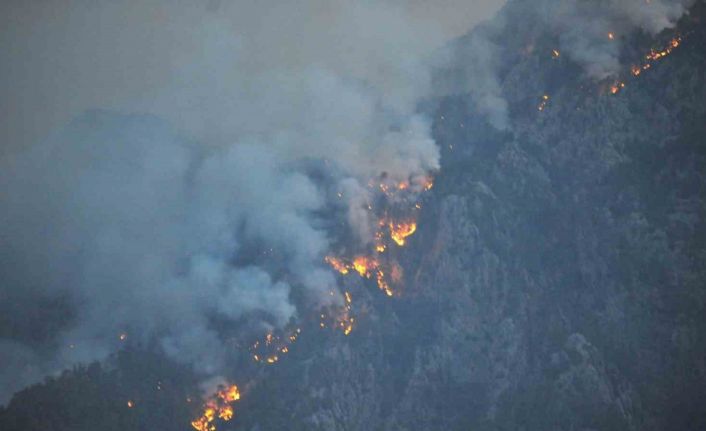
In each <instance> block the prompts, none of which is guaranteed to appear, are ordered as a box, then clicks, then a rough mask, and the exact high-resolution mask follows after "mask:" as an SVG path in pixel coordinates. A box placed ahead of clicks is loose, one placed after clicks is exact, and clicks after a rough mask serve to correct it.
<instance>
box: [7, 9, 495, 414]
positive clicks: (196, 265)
mask: <svg viewBox="0 0 706 431" xmlns="http://www.w3.org/2000/svg"><path fill="white" fill-rule="evenodd" d="M267 3H268V4H267V5H266V6H265V5H264V4H263V3H262V2H245V1H240V2H229V3H226V2H222V3H221V2H218V1H211V2H210V3H209V4H208V6H207V7H201V6H199V5H198V4H197V2H172V1H169V2H168V1H166V0H164V1H162V0H153V1H148V2H139V3H134V2H129V3H128V2H113V1H91V2H84V1H79V0H76V1H66V2H65V1H58V2H49V3H44V2H41V3H35V2H17V3H15V2H6V3H4V5H3V9H4V10H2V11H1V12H3V13H1V14H0V15H2V16H3V17H4V20H5V22H3V24H6V25H3V26H2V32H3V34H2V37H1V38H0V40H1V41H2V42H0V49H2V53H3V58H5V59H6V60H7V61H3V62H2V66H0V67H2V69H1V70H0V77H2V80H1V82H2V87H1V94H0V95H1V96H2V97H0V99H2V100H3V102H2V103H8V105H7V108H5V107H4V108H3V112H7V113H8V115H6V116H5V117H4V118H5V119H4V120H3V123H2V131H3V137H4V138H5V140H6V141H8V142H9V144H8V145H7V146H6V148H3V153H2V154H4V156H3V158H2V159H1V160H0V182H1V183H2V184H3V188H2V191H0V205H1V206H2V208H3V212H2V214H1V215H0V240H1V241H2V243H3V250H2V251H1V252H0V253H1V254H2V255H1V259H0V274H1V275H2V278H3V284H2V286H1V287H0V304H2V306H1V307H2V309H0V311H1V312H2V314H3V316H4V317H3V320H2V321H0V324H2V332H0V337H2V338H0V363H2V364H3V367H2V370H0V387H2V388H3V392H2V393H0V402H2V401H5V400H6V399H7V397H8V396H9V395H11V394H12V392H14V391H15V390H17V389H19V388H21V387H22V386H24V385H26V384H28V383H31V382H33V381H36V380H38V379H40V378H42V376H44V375H47V374H49V373H53V372H56V371H58V370H61V369H63V368H65V367H67V366H70V365H72V364H75V363H77V362H83V361H90V360H95V359H101V358H104V357H106V356H107V355H109V354H110V353H111V352H114V351H115V350H116V349H117V348H119V346H120V344H121V341H120V340H119V338H118V335H119V334H121V333H125V334H127V336H128V339H129V340H135V341H140V342H143V343H150V342H154V341H156V342H157V343H159V345H160V346H161V347H162V348H163V349H164V350H165V351H166V352H167V353H168V354H170V355H172V356H173V357H174V358H176V359H178V360H181V361H183V362H186V363H189V364H192V365H193V366H194V367H195V368H196V369H197V370H198V371H200V372H203V373H206V374H213V373H218V372H219V371H221V370H222V367H223V365H224V362H225V361H226V358H227V352H226V351H225V349H224V348H223V347H222V346H223V342H222V337H223V334H222V331H220V330H219V329H218V325H216V324H214V321H221V322H223V321H225V322H231V323H232V322H236V321H238V320H239V319H241V318H244V317H248V316H251V315H257V316H259V319H261V320H262V322H263V324H267V325H273V326H282V325H284V324H286V323H287V322H288V321H290V320H291V319H296V318H297V317H298V313H299V311H300V310H298V309H297V307H296V305H295V302H294V301H293V299H292V296H293V295H292V293H293V292H294V291H295V290H297V293H298V294H297V295H296V296H297V297H298V298H299V297H301V298H305V300H306V302H307V303H308V304H311V305H312V306H316V305H318V304H325V303H326V301H336V300H337V297H336V296H331V295H329V292H331V291H336V286H335V280H334V277H333V275H332V274H331V272H330V271H329V270H328V269H327V268H326V267H325V266H324V265H323V263H322V262H323V261H322V258H323V256H324V254H325V253H326V252H327V251H328V248H329V246H330V242H331V235H332V232H330V231H329V230H327V228H326V226H330V225H331V223H327V221H326V220H325V217H326V215H325V214H326V208H327V205H328V202H327V196H329V195H330V193H328V192H327V190H326V189H336V190H339V191H340V192H341V193H342V194H343V195H344V196H345V200H344V201H345V202H347V203H348V206H347V214H348V217H347V222H348V225H349V227H350V228H351V229H353V230H354V231H355V232H356V233H357V234H358V236H359V239H360V240H361V241H363V242H365V241H366V240H369V237H370V220H367V214H366V213H365V212H364V211H360V207H361V206H362V205H363V203H364V202H365V200H366V196H365V194H366V193H367V192H366V190H367V188H366V187H367V181H368V179H369V178H371V177H375V176H377V175H380V174H381V173H383V172H384V173H385V174H386V175H387V176H388V177H389V178H391V179H394V180H403V179H409V178H414V177H419V176H421V175H425V174H427V173H429V172H430V171H433V170H435V169H437V168H438V167H439V165H438V159H439V153H438V149H437V147H436V145H435V144H434V141H433V140H432V139H431V137H430V124H429V120H428V119H426V118H425V117H424V116H422V115H420V114H418V113H417V110H416V105H417V103H418V102H419V101H420V99H421V98H423V97H427V96H429V95H431V87H430V74H431V70H430V64H429V62H428V61H427V60H426V59H427V55H428V54H429V53H430V52H431V51H432V50H434V49H435V48H437V47H439V46H441V45H442V44H444V43H445V42H447V41H448V40H449V39H450V38H452V37H455V36H457V35H458V34H460V33H462V32H463V31H465V30H467V29H468V28H469V27H470V26H471V25H472V24H473V23H474V22H475V21H477V19H479V18H481V17H484V16H487V14H488V13H490V12H491V11H492V10H494V7H493V6H491V5H492V3H493V2H487V3H488V4H478V3H472V2H463V3H459V2H458V1H451V0H450V1H449V2H448V3H445V2H441V3H439V5H438V7H435V8H431V9H429V8H426V7H424V4H423V3H422V2H416V1H411V2H404V1H400V0H388V1H384V2H377V3H369V2H347V1H323V0H308V1H305V2H285V1H282V2H279V1H277V2H267ZM450 6H453V7H450ZM93 108H100V109H93ZM88 109H92V110H89V111H88V112H85V113H83V114H82V112H84V111H86V110H88ZM118 112H121V113H118ZM140 112H143V113H145V114H139V113H140ZM71 118H74V119H73V120H71V121H69V120H70V119H71ZM46 135H50V136H49V137H48V138H45V136H46ZM40 138H41V139H40ZM37 139H38V140H40V141H41V143H40V144H36V145H35V144H32V145H30V144H29V143H28V142H31V141H34V140H37ZM304 159H306V160H315V161H319V162H320V163H321V164H322V165H325V166H328V167H329V169H330V170H332V171H333V174H332V175H331V178H333V179H334V183H333V184H321V183H319V182H317V181H315V180H314V179H312V178H311V177H310V176H309V175H307V173H306V171H305V170H303V169H300V168H299V167H298V166H299V162H300V161H302V160H304ZM48 325H49V326H48ZM54 326H55V327H54ZM7 328H10V329H9V330H8V329H7ZM17 328H25V329H26V330H24V331H20V330H18V329H17Z"/></svg>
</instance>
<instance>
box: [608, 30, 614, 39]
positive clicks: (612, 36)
mask: <svg viewBox="0 0 706 431" xmlns="http://www.w3.org/2000/svg"><path fill="white" fill-rule="evenodd" d="M608 39H610V40H615V33H613V32H612V31H611V32H609V33H608Z"/></svg>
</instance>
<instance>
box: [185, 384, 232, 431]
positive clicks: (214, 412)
mask: <svg viewBox="0 0 706 431" xmlns="http://www.w3.org/2000/svg"><path fill="white" fill-rule="evenodd" d="M239 399H240V391H239V390H238V387H237V386H236V385H230V386H228V387H226V388H222V389H219V390H218V391H217V392H216V393H215V394H214V395H212V396H210V397H209V399H208V400H206V402H205V403H204V407H203V413H202V414H201V416H200V417H199V418H197V419H195V420H193V421H192V422H191V426H192V427H193V428H194V429H195V430H197V431H215V430H216V419H220V420H222V421H223V422H227V421H229V420H231V419H233V415H234V410H233V406H232V404H233V403H234V402H235V401H238V400H239Z"/></svg>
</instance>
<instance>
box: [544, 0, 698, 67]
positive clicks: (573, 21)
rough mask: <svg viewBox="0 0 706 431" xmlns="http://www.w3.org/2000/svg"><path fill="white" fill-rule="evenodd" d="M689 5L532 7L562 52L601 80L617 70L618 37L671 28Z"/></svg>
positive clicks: (615, 2)
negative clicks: (636, 32)
mask: <svg viewBox="0 0 706 431" xmlns="http://www.w3.org/2000/svg"><path fill="white" fill-rule="evenodd" d="M692 4H693V0H650V1H645V0H601V1H585V0H567V1H561V2H556V1H544V2H541V4H540V5H537V6H539V7H537V6H533V7H537V8H536V9H535V10H537V11H538V13H539V17H540V18H543V19H544V20H545V22H546V24H547V25H548V26H549V27H550V28H551V29H552V30H553V31H555V32H556V33H558V34H559V35H560V44H561V45H560V48H561V50H562V52H563V53H566V54H567V55H569V57H570V58H571V59H572V60H574V61H576V62H577V63H578V64H580V65H581V66H583V68H584V70H585V71H586V74H587V75H588V76H589V77H591V78H595V79H605V78H608V77H611V76H615V75H616V74H618V73H619V72H620V71H621V67H622V65H621V63H620V48H621V44H620V40H621V37H622V36H625V35H629V34H631V33H633V32H634V31H636V30H641V31H644V32H647V33H649V34H651V35H653V36H654V35H656V34H658V33H659V32H661V31H662V30H665V29H668V28H673V27H674V26H675V25H676V23H677V21H678V20H679V18H681V17H682V16H683V15H684V14H685V13H686V12H687V11H688V8H689V6H691V5H692ZM609 33H610V34H612V35H613V37H609V36H608V35H609Z"/></svg>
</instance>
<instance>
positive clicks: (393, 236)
mask: <svg viewBox="0 0 706 431" xmlns="http://www.w3.org/2000/svg"><path fill="white" fill-rule="evenodd" d="M369 186H370V187H371V189H375V188H377V189H378V190H380V191H381V192H382V196H384V200H385V203H384V204H383V205H380V208H382V211H381V213H378V221H377V224H376V230H375V233H374V236H373V248H372V250H371V251H369V252H366V253H360V254H357V255H355V256H354V257H352V258H342V257H334V256H327V257H326V258H325V259H324V260H325V262H326V263H328V264H329V266H331V268H332V269H333V270H335V271H336V272H338V273H339V274H341V275H348V274H349V273H350V272H351V271H355V272H356V273H357V274H358V275H359V276H360V277H363V278H366V279H372V278H373V277H374V279H375V281H376V283H377V286H378V288H379V289H380V290H381V291H383V292H385V294H386V295H387V296H394V294H395V292H394V290H393V289H392V286H391V281H392V282H394V283H399V282H401V281H402V268H401V267H400V266H399V265H398V264H396V262H395V260H394V258H392V257H390V256H387V255H384V256H383V253H386V252H387V251H388V247H389V245H390V244H393V243H394V244H396V245H397V246H398V247H404V246H405V245H406V244H407V241H408V238H409V237H410V236H412V235H413V234H414V233H415V232H416V231H417V227H418V226H417V221H416V216H415V215H414V213H415V211H418V210H420V209H421V208H422V206H421V204H420V203H419V202H416V199H415V198H416V197H417V196H418V194H419V193H421V192H424V191H428V190H431V188H432V187H433V186H434V181H433V179H432V177H431V176H417V177H415V178H412V179H410V180H409V181H399V182H390V181H387V180H385V177H384V176H383V178H382V179H381V181H380V182H379V183H378V184H377V186H376V185H375V183H374V182H373V181H371V182H370V183H369ZM368 209H369V210H372V205H368ZM389 213H394V214H397V215H400V214H403V215H402V216H401V217H392V216H390V214H389ZM390 276H391V280H390V279H388V277H390ZM321 326H322V327H324V326H325V323H323V322H322V323H321Z"/></svg>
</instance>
